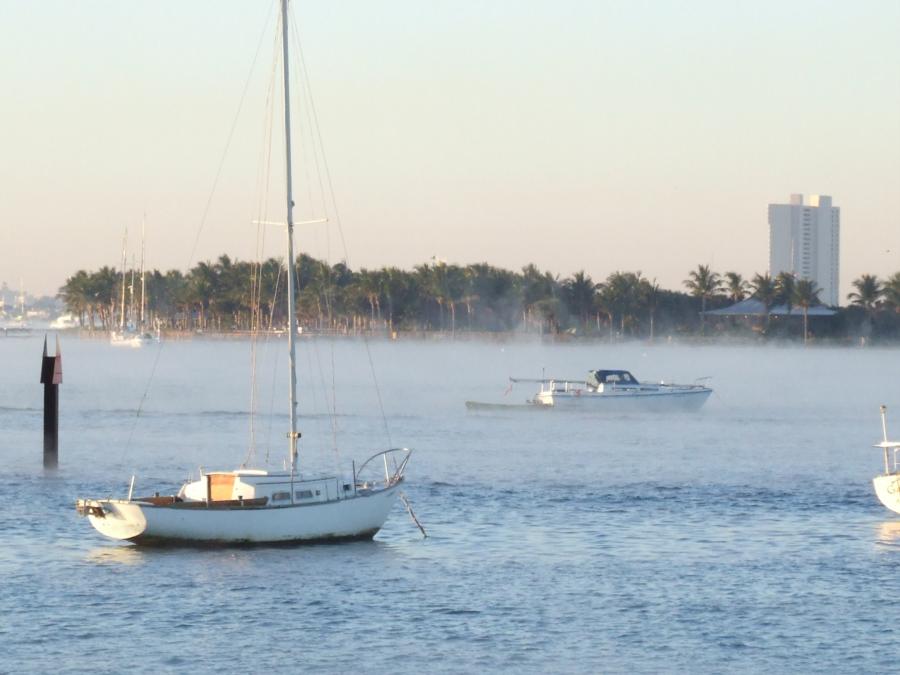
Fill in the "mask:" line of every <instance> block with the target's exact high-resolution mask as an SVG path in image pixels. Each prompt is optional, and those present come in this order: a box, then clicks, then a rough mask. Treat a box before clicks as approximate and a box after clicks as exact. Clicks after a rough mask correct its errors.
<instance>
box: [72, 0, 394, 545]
mask: <svg viewBox="0 0 900 675" xmlns="http://www.w3.org/2000/svg"><path fill="white" fill-rule="evenodd" d="M287 10H288V0H281V29H282V50H283V76H284V130H285V167H286V173H285V177H286V186H287V261H288V274H287V277H288V293H287V304H288V313H287V314H288V324H289V330H288V368H289V375H290V376H289V391H288V399H289V407H288V413H289V431H288V434H287V437H288V457H287V462H286V464H287V470H286V471H282V472H269V471H267V470H261V469H238V470H235V471H212V472H208V473H205V474H204V473H201V475H200V478H199V480H196V481H190V482H188V483H185V484H184V485H182V486H181V489H180V490H178V492H177V493H175V494H173V495H168V496H159V494H158V493H157V494H156V495H154V496H152V497H134V496H133V493H134V477H132V480H131V486H130V487H129V490H128V496H127V498H125V499H79V500H77V502H76V510H77V511H78V513H79V514H81V515H83V516H86V517H87V518H88V520H89V521H90V523H91V525H93V526H94V528H96V529H97V530H98V531H99V532H101V533H102V534H104V535H106V536H108V537H111V538H113V539H120V540H127V541H131V542H134V543H136V544H160V543H162V544H189V545H194V544H246V543H252V544H255V543H287V542H310V541H322V540H329V541H333V540H352V539H368V538H371V537H373V536H374V535H375V533H376V532H378V530H380V529H381V527H382V526H383V525H384V523H385V521H386V520H387V517H388V514H389V513H390V510H391V508H392V507H393V505H394V503H395V502H396V501H397V499H398V498H400V497H401V494H400V487H401V484H402V483H403V481H404V470H405V469H406V465H407V462H408V461H409V457H410V454H411V450H409V449H408V448H393V449H390V450H384V451H381V452H377V453H375V454H374V455H372V456H371V457H370V458H369V459H367V460H366V461H365V462H363V463H362V464H361V465H359V468H357V467H356V465H355V464H354V466H353V474H352V478H350V479H349V480H346V479H343V478H341V477H339V476H324V477H317V478H308V477H305V476H303V475H301V474H300V473H299V471H298V469H299V467H298V466H297V441H298V439H299V438H300V432H299V431H298V425H297V375H296V365H295V341H296V339H297V313H296V309H295V307H296V293H297V289H296V287H295V275H294V273H293V271H292V267H293V264H294V260H295V257H294V241H293V232H294V220H293V206H294V202H293V197H292V185H291V115H290V95H289V94H290V90H289V73H288V64H289V59H288V16H287Z"/></svg>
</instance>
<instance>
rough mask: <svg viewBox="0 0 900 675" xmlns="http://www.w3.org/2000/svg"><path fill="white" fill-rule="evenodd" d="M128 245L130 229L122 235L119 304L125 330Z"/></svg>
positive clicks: (121, 324) (123, 329) (120, 320)
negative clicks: (126, 252) (120, 298)
mask: <svg viewBox="0 0 900 675" xmlns="http://www.w3.org/2000/svg"><path fill="white" fill-rule="evenodd" d="M127 247H128V230H127V229H126V230H125V236H124V237H122V301H121V303H120V305H119V330H120V331H122V332H124V331H125V267H126V266H127V265H128V260H127V259H126V257H125V255H126V254H125V249H126V248H127Z"/></svg>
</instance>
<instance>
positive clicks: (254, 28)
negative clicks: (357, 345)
mask: <svg viewBox="0 0 900 675" xmlns="http://www.w3.org/2000/svg"><path fill="white" fill-rule="evenodd" d="M293 4H294V5H295V6H293V8H292V12H293V14H294V21H295V23H296V26H297V28H298V30H299V35H300V39H301V44H302V49H303V54H304V57H305V64H306V71H307V75H308V79H309V82H310V83H311V88H312V91H313V96H314V102H315V111H316V117H317V119H318V122H319V126H318V128H319V133H320V134H321V138H322V147H324V158H325V160H327V166H328V168H329V172H330V175H331V179H332V184H333V189H334V194H335V200H334V204H335V205H336V207H337V213H339V214H340V227H341V231H342V233H343V236H344V240H345V241H346V247H347V254H346V256H347V258H348V259H349V263H350V265H351V266H352V267H354V268H358V267H381V266H384V265H396V266H399V267H403V268H410V267H412V266H413V265H416V264H419V263H423V262H428V261H430V260H431V259H432V257H435V258H437V259H439V260H444V261H447V262H450V263H458V264H467V263H474V262H482V261H486V262H489V263H491V264H494V265H499V266H502V267H507V268H512V269H518V268H520V267H522V266H523V265H525V264H527V263H535V264H536V265H538V267H540V268H541V269H546V270H550V271H551V272H553V273H554V274H559V275H560V276H561V277H566V276H568V275H571V274H572V273H573V272H575V271H577V270H582V269H583V270H585V271H586V272H588V273H589V274H590V275H591V276H592V277H594V278H595V279H596V280H601V279H603V278H605V277H606V276H607V275H608V274H610V273H611V272H613V271H617V270H621V271H641V272H643V274H644V275H645V276H648V277H650V278H655V279H656V280H657V281H658V282H659V283H660V285H661V286H663V287H665V288H681V287H682V282H683V280H684V279H685V278H686V277H687V274H688V272H689V271H690V270H692V269H695V268H696V266H697V265H699V264H708V265H711V266H712V268H713V269H714V270H717V271H719V272H725V271H731V270H734V271H738V272H740V273H742V274H744V275H745V276H748V277H749V276H752V275H753V274H754V273H756V272H765V271H766V269H767V266H768V225H767V205H768V204H769V203H770V202H782V203H783V202H786V201H787V200H788V197H789V195H790V194H791V193H795V192H800V193H804V194H829V195H832V196H833V198H834V201H835V204H836V205H837V206H840V207H841V218H842V232H841V288H842V295H846V293H847V292H848V291H849V290H850V282H851V281H852V280H853V279H854V278H856V277H858V276H859V275H860V274H863V273H874V274H878V275H880V276H882V277H886V276H888V275H890V274H893V273H894V272H897V271H900V40H897V37H896V36H897V35H898V34H900V2H898V1H897V0H893V1H878V0H862V1H860V2H854V3H850V2H831V3H821V2H812V1H809V2H805V1H799V0H798V1H794V0H777V1H773V0H755V1H753V2H749V1H748V2H735V1H730V2H729V1H722V0H715V1H713V0H694V1H692V2H689V3H685V2H677V1H675V0H655V1H652V2H651V1H641V0H633V1H629V2H625V1H624V0H621V1H612V0H552V1H551V0H453V1H450V0H434V1H432V2H421V0H379V1H378V2H373V1H372V0H328V1H327V2H326V1H324V0H307V1H305V2H299V1H298V2H295V3H293ZM276 14H277V7H275V6H274V4H273V2H271V1H270V0H218V1H213V0H191V2H183V1H178V0H155V1H154V2H122V1H121V0H81V1H79V2H71V1H70V0H44V1H42V2H31V1H29V0H0V82H2V83H3V90H4V91H3V103H2V105H0V282H2V281H5V282H6V283H8V284H9V285H10V286H11V287H18V285H19V282H20V280H21V282H22V283H23V284H24V286H25V288H26V290H27V291H28V292H29V293H32V294H36V295H37V294H53V293H55V292H56V290H57V289H58V288H59V286H60V285H61V284H62V283H63V282H64V281H65V279H66V277H67V276H69V275H71V274H73V273H74V272H75V271H77V270H78V269H88V270H92V269H96V268H98V267H100V266H101V265H110V266H118V265H119V264H120V259H121V251H122V238H123V232H124V230H125V229H126V228H127V229H128V232H129V234H128V238H129V246H128V248H129V251H130V253H129V256H131V255H134V256H139V254H140V230H141V223H142V221H145V222H146V235H145V246H146V252H147V262H148V265H149V266H150V267H156V268H162V269H169V268H178V269H182V270H185V269H187V268H189V266H191V265H192V264H194V263H196V262H197V261H199V260H209V259H215V258H217V257H218V256H219V255H220V254H222V253H227V254H229V255H230V256H232V257H237V258H241V259H255V258H256V257H257V251H258V250H262V252H263V254H264V255H274V256H280V255H282V250H283V246H282V238H283V229H281V228H279V227H278V226H277V225H271V226H265V227H264V228H263V229H264V230H265V241H264V242H261V241H260V239H259V232H258V230H259V229H260V228H259V226H258V225H255V224H254V223H253V221H254V220H255V219H256V220H258V219H264V220H273V221H281V220H283V219H284V213H283V211H284V209H283V206H282V204H283V199H284V198H283V188H282V187H281V185H282V182H283V166H282V164H283V156H282V150H281V149H279V148H280V143H281V140H280V138H281V136H280V131H279V128H280V127H279V125H280V124H281V121H280V119H278V118H276V119H275V121H274V123H273V128H274V129H275V131H274V132H273V133H272V138H273V141H274V142H273V143H272V146H273V147H272V150H271V153H272V154H271V156H269V155H267V154H266V153H267V148H268V147H269V145H268V144H267V143H266V142H265V137H266V128H267V127H266V119H267V114H266V110H267V100H268V99H267V92H268V87H269V84H270V82H271V75H272V69H273V64H274V61H273V58H274V56H273V53H274V51H275V49H274V47H275V41H274V40H275V35H276V23H275V21H276ZM294 66H295V63H294V61H293V60H292V67H294ZM298 73H299V69H296V68H295V78H294V82H295V84H296V85H297V88H296V89H295V91H297V90H299V84H300V83H301V82H302V79H303V78H302V77H300V76H299V75H298ZM292 86H293V85H292ZM293 98H294V103H293V105H294V109H295V119H296V131H295V134H296V140H297V142H296V143H295V146H294V147H295V153H296V154H297V156H298V158H297V165H296V167H295V191H296V193H297V195H298V198H297V202H298V209H297V213H296V218H297V219H298V220H305V219H311V218H313V217H318V216H320V215H321V204H322V201H323V200H322V199H320V198H319V197H317V196H315V195H317V194H319V192H320V190H319V185H320V181H319V179H318V178H316V177H315V176H316V172H315V167H316V165H317V164H316V160H317V159H318V166H319V167H321V166H323V164H322V160H321V158H320V154H319V153H317V152H312V151H310V148H311V147H313V146H312V145H311V144H310V143H309V142H308V139H309V138H311V137H313V136H314V134H313V133H312V132H311V131H310V126H309V124H308V121H309V119H310V117H311V115H310V108H309V105H308V104H307V103H305V101H306V100H307V99H306V97H305V96H303V95H302V94H298V96H296V97H293ZM276 103H277V102H276ZM267 157H268V159H267ZM267 166H269V167H270V169H268V170H266V168H265V167H267ZM318 174H319V175H322V174H323V172H322V171H319V172H318ZM264 176H268V179H265V178H262V177H264ZM326 192H327V190H326ZM309 194H313V197H312V199H308V198H307V196H308V195H309ZM328 211H329V217H330V222H329V223H328V224H327V225H323V224H317V225H304V226H300V227H299V228H298V232H297V244H298V247H299V249H300V250H302V251H304V252H307V253H310V254H311V255H314V256H316V257H323V258H328V259H329V260H331V261H332V262H336V261H338V260H341V259H343V258H344V257H345V253H344V249H343V247H342V246H341V244H340V241H341V238H340V233H339V232H338V229H337V225H338V220H337V218H336V217H335V209H334V208H333V207H329V209H328Z"/></svg>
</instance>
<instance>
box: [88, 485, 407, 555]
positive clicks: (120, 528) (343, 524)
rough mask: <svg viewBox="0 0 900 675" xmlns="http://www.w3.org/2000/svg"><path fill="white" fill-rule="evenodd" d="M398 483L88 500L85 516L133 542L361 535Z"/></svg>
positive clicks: (376, 523) (372, 529)
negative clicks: (227, 501)
mask: <svg viewBox="0 0 900 675" xmlns="http://www.w3.org/2000/svg"><path fill="white" fill-rule="evenodd" d="M399 489H400V486H399V484H396V485H393V486H392V487H389V488H386V489H383V490H379V491H377V492H371V493H368V494H359V495H357V496H353V497H348V498H345V499H338V500H332V501H328V502H320V503H316V504H293V505H286V506H277V507H261V508H260V507H246V506H234V507H232V508H206V507H204V506H202V505H191V506H190V507H187V508H186V507H185V506H183V505H176V506H156V505H153V504H147V503H142V502H137V501H127V500H115V499H110V500H89V501H86V502H85V506H86V507H88V509H89V510H90V512H89V513H88V519H89V520H90V522H91V525H93V526H94V528H96V529H97V530H98V531H99V532H101V533H102V534H104V535H106V536H107V537H111V538H113V539H120V540H128V541H131V542H134V543H136V544H167V543H168V544H179V543H180V544H192V543H193V544H264V543H288V542H297V543H300V542H313V541H325V540H342V539H366V538H371V537H373V536H375V534H376V533H377V532H378V530H380V529H381V527H382V526H383V525H384V523H385V521H386V520H387V517H388V514H389V513H390V510H391V507H392V506H393V505H394V502H396V501H397V497H398V495H399Z"/></svg>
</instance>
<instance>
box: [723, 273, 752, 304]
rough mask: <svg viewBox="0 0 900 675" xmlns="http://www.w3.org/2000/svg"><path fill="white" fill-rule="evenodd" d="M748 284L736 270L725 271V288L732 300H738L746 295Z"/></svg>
mask: <svg viewBox="0 0 900 675" xmlns="http://www.w3.org/2000/svg"><path fill="white" fill-rule="evenodd" d="M748 289H749V284H748V283H747V282H746V280H745V279H744V277H742V276H741V275H740V274H738V273H737V272H725V290H726V291H728V297H729V299H730V300H731V301H732V302H740V301H741V300H743V299H744V298H746V297H747V290H748Z"/></svg>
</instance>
